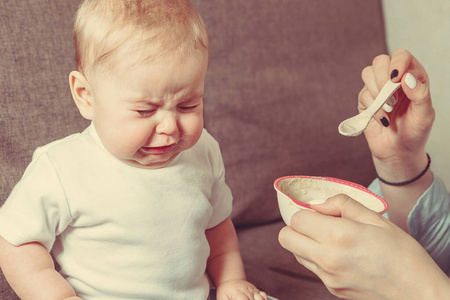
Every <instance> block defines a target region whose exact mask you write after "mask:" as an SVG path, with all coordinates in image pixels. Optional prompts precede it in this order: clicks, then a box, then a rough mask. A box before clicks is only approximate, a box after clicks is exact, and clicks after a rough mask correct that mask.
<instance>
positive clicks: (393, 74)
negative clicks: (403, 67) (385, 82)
mask: <svg viewBox="0 0 450 300" xmlns="http://www.w3.org/2000/svg"><path fill="white" fill-rule="evenodd" d="M397 76H398V70H397V69H394V70H392V72H391V79H394V78H395V77H397Z"/></svg>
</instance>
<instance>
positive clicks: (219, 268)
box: [206, 218, 267, 300]
mask: <svg viewBox="0 0 450 300" xmlns="http://www.w3.org/2000/svg"><path fill="white" fill-rule="evenodd" d="M206 238H207V239H208V242H209V246H210V248H211V253H210V256H209V259H208V265H207V272H208V274H209V276H210V277H211V280H212V281H213V283H214V284H215V286H216V287H217V299H218V300H221V299H234V297H235V296H236V297H237V296H240V297H242V295H246V296H247V299H255V300H263V299H267V295H266V294H265V293H264V292H260V291H259V290H258V289H257V288H256V287H255V286H254V285H252V284H251V283H249V282H247V281H246V277H245V271H244V264H243V262H242V258H241V254H240V252H239V244H238V240H237V235H236V231H235V229H234V226H233V223H232V222H231V219H230V218H227V219H226V220H225V221H223V222H222V223H220V224H219V225H217V226H216V227H214V228H211V229H209V230H207V231H206ZM239 299H244V298H239Z"/></svg>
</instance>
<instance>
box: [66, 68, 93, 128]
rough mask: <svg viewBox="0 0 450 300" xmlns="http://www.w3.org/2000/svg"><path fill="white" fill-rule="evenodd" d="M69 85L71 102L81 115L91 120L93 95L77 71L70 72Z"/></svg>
mask: <svg viewBox="0 0 450 300" xmlns="http://www.w3.org/2000/svg"><path fill="white" fill-rule="evenodd" d="M69 84H70V90H71V91H72V97H73V100H74V101H75V104H76V105H77V107H78V109H79V110H80V113H81V115H82V116H83V117H84V118H86V119H88V120H92V116H93V106H92V104H93V103H92V101H93V95H92V90H91V87H90V86H89V83H88V81H87V79H86V77H85V76H84V75H83V74H81V73H80V72H78V71H72V72H71V73H70V75H69Z"/></svg>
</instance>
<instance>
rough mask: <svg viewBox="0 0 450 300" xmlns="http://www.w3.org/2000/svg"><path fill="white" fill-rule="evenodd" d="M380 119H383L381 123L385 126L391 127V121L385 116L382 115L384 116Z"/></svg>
mask: <svg viewBox="0 0 450 300" xmlns="http://www.w3.org/2000/svg"><path fill="white" fill-rule="evenodd" d="M380 121H381V124H383V126H384V127H389V121H388V119H386V118H385V117H382V118H381V119H380Z"/></svg>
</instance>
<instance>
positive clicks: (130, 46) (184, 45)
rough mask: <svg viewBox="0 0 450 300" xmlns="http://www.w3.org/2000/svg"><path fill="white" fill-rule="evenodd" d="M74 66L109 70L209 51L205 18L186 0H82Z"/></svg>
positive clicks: (77, 26)
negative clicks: (125, 62) (127, 63)
mask: <svg viewBox="0 0 450 300" xmlns="http://www.w3.org/2000/svg"><path fill="white" fill-rule="evenodd" d="M74 41H75V58H76V64H77V70H78V71H79V72H81V73H83V74H85V75H87V74H86V73H89V72H91V71H93V70H95V69H98V68H99V67H100V68H101V69H102V70H111V69H114V67H115V66H117V65H118V64H119V63H120V62H121V60H122V59H124V57H125V56H132V57H133V59H134V60H135V63H138V62H146V61H149V62H152V61H155V60H157V59H159V58H162V57H167V56H168V55H180V54H185V53H189V52H192V51H195V50H201V51H203V52H204V53H206V54H207V53H208V49H209V41H208V34H207V31H206V26H205V23H204V21H203V19H202V17H201V16H200V14H199V12H198V11H197V9H196V8H195V6H194V5H193V4H192V3H191V2H190V1H189V0H84V1H83V2H82V3H81V4H80V7H79V9H78V12H77V14H76V19H75V26H74Z"/></svg>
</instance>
